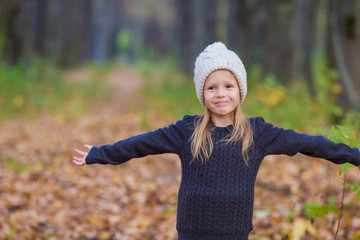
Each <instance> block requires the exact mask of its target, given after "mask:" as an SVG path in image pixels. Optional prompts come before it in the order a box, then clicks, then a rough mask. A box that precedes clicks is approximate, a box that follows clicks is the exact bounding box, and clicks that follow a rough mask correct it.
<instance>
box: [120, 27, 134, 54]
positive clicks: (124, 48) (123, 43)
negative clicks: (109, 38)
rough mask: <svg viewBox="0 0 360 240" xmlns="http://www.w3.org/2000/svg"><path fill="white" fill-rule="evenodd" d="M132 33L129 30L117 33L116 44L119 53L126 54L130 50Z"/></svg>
mask: <svg viewBox="0 0 360 240" xmlns="http://www.w3.org/2000/svg"><path fill="white" fill-rule="evenodd" d="M132 39H133V33H132V31H131V30H129V29H123V30H121V31H120V32H119V34H118V35H117V38H116V44H117V48H118V51H119V52H126V53H128V52H129V51H130V48H131V42H132Z"/></svg>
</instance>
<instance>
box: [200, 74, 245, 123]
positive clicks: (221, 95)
mask: <svg viewBox="0 0 360 240" xmlns="http://www.w3.org/2000/svg"><path fill="white" fill-rule="evenodd" d="M204 100H205V106H206V107H207V108H208V109H209V110H210V112H211V117H212V119H213V121H214V120H215V119H214V118H222V119H224V117H225V118H228V119H231V121H232V119H233V114H234V110H235V108H236V107H237V105H238V104H240V89H239V85H238V82H237V80H236V78H235V76H234V75H233V74H232V73H231V72H230V71H228V70H216V71H214V72H212V73H211V74H210V75H209V76H208V77H207V79H206V81H205V84H204Z"/></svg>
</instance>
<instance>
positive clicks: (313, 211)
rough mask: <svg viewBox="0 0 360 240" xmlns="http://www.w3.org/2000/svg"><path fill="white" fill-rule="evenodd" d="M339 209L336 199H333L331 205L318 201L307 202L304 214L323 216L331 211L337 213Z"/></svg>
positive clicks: (312, 216)
mask: <svg viewBox="0 0 360 240" xmlns="http://www.w3.org/2000/svg"><path fill="white" fill-rule="evenodd" d="M338 211H339V209H338V208H337V207H336V205H335V201H331V203H330V204H329V205H325V204H318V203H306V204H305V205H304V208H303V212H304V214H305V215H306V216H307V217H309V218H313V219H317V218H323V217H325V216H326V215H327V214H329V213H337V212H338Z"/></svg>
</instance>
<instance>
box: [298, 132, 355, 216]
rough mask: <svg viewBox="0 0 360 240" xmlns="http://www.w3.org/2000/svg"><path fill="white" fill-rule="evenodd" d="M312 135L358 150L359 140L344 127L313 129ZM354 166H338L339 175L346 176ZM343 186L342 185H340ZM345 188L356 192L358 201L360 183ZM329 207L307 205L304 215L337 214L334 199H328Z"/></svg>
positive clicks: (349, 184)
mask: <svg viewBox="0 0 360 240" xmlns="http://www.w3.org/2000/svg"><path fill="white" fill-rule="evenodd" d="M312 133H313V134H321V135H324V136H326V137H327V138H328V139H329V140H331V141H333V142H335V143H345V144H347V145H349V146H351V147H356V148H360V140H359V139H358V138H357V137H356V134H355V132H354V131H353V130H352V129H351V128H349V127H345V126H336V127H335V126H332V127H331V129H330V130H328V129H314V130H313V131H312ZM354 167H355V166H354V165H352V164H350V163H345V164H342V165H340V166H339V175H342V174H346V173H347V171H348V170H349V169H352V168H354ZM342 185H343V184H342ZM345 187H347V188H351V189H352V190H353V192H356V196H357V197H358V198H359V200H360V183H359V182H358V181H354V182H353V183H348V184H345ZM329 202H330V204H329V205H323V204H317V203H307V204H305V206H304V213H305V214H306V215H307V216H308V217H310V218H318V217H324V216H325V215H327V214H328V213H330V212H334V213H337V210H338V209H337V208H336V206H335V203H334V202H335V201H334V199H333V198H332V199H330V201H329Z"/></svg>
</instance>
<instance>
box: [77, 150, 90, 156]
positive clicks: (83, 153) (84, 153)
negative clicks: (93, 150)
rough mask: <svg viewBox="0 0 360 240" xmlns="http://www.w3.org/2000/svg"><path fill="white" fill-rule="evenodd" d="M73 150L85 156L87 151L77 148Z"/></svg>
mask: <svg viewBox="0 0 360 240" xmlns="http://www.w3.org/2000/svg"><path fill="white" fill-rule="evenodd" d="M74 151H75V152H76V153H77V154H79V155H81V156H85V155H86V154H87V152H83V151H80V150H79V149H74Z"/></svg>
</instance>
